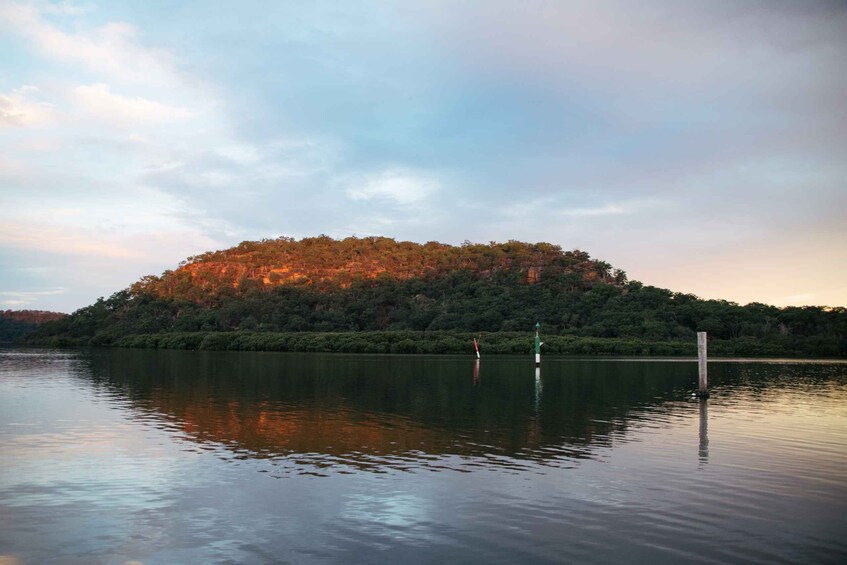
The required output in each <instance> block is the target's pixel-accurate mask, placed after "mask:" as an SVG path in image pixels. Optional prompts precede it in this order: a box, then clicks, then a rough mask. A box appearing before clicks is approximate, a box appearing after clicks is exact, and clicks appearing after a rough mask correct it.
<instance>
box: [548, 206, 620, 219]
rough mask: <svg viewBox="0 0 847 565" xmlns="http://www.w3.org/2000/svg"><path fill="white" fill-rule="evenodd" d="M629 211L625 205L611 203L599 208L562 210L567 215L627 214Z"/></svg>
mask: <svg viewBox="0 0 847 565" xmlns="http://www.w3.org/2000/svg"><path fill="white" fill-rule="evenodd" d="M628 212H629V211H628V210H626V209H625V208H624V207H623V206H618V205H616V204H609V205H607V206H601V207H597V208H568V209H565V210H563V211H562V214H564V215H565V216H577V217H583V216H613V215H616V214H627V213H628Z"/></svg>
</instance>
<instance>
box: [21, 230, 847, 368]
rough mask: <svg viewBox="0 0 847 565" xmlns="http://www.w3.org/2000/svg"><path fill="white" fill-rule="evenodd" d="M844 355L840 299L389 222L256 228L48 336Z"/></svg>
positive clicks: (127, 342) (278, 345) (194, 344)
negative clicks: (642, 277) (707, 291)
mask: <svg viewBox="0 0 847 565" xmlns="http://www.w3.org/2000/svg"><path fill="white" fill-rule="evenodd" d="M537 321H540V322H541V324H542V328H543V333H544V334H545V336H546V337H545V342H546V343H547V345H546V346H545V348H546V351H547V352H549V353H561V354H588V355H592V354H599V355H681V354H686V355H687V354H691V353H693V351H694V350H693V348H692V343H693V342H694V336H695V333H696V332H697V331H707V332H709V334H710V338H711V339H712V343H713V344H712V348H711V349H712V352H713V353H714V354H725V355H762V356H776V355H797V356H829V357H836V356H847V312H845V309H844V308H824V307H802V308H782V309H780V308H776V307H774V306H768V305H765V304H749V305H746V306H740V305H738V304H735V303H732V302H726V301H721V300H702V299H699V298H697V297H696V296H693V295H688V294H680V293H674V292H671V291H669V290H664V289H660V288H656V287H651V286H645V285H642V284H641V283H639V282H637V281H627V278H626V274H625V273H623V272H622V271H619V270H614V269H612V267H611V265H609V264H608V263H605V262H603V261H597V260H594V259H591V258H590V256H589V255H588V254H587V253H584V252H581V251H562V249H561V248H559V247H558V246H555V245H551V244H547V243H538V244H528V243H521V242H514V241H512V242H508V243H504V244H497V243H491V244H488V245H478V244H469V243H468V244H465V245H462V246H449V245H444V244H439V243H428V244H426V245H419V244H415V243H409V242H399V243H398V242H395V241H393V240H391V239H387V238H364V239H358V238H348V239H345V240H342V241H336V240H333V239H331V238H328V237H323V236H322V237H318V238H309V239H304V240H302V241H294V240H291V239H288V238H281V239H277V240H268V241H262V242H245V243H242V244H241V245H239V246H237V247H234V248H232V249H228V250H225V251H217V252H210V253H206V254H204V255H201V256H198V257H192V258H190V259H189V260H188V261H187V262H185V263H184V264H183V265H181V266H180V267H179V268H178V269H177V270H175V271H167V272H165V273H164V274H163V275H162V276H160V277H145V278H144V279H142V280H141V281H139V282H138V283H136V284H134V285H133V286H132V287H130V288H129V289H126V290H123V291H120V292H117V293H115V294H114V295H112V296H111V297H110V298H108V299H100V300H98V301H97V302H96V303H95V304H93V305H91V306H87V307H85V308H82V309H80V310H78V311H77V312H75V313H74V314H73V315H71V316H69V317H67V318H64V319H62V320H57V321H54V322H51V323H49V324H45V325H44V326H42V327H41V328H40V329H39V331H38V332H37V333H36V334H35V337H34V339H33V341H35V342H39V343H53V344H86V345H88V344H90V345H100V346H113V345H117V346H125V347H160V348H161V347H164V348H176V349H236V350H275V351H346V352H391V353H435V352H437V353H459V352H468V351H469V349H468V347H469V343H470V342H471V338H472V336H474V335H477V336H478V335H479V334H480V333H483V334H484V335H485V342H487V347H488V349H487V351H488V352H489V353H526V352H528V347H529V345H528V344H529V341H528V340H527V338H526V336H527V335H528V334H529V333H530V332H532V331H533V328H534V326H535V323H536V322H537Z"/></svg>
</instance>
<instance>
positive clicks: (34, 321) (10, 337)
mask: <svg viewBox="0 0 847 565" xmlns="http://www.w3.org/2000/svg"><path fill="white" fill-rule="evenodd" d="M65 316H67V314H63V313H61V312H50V311H47V310H0V343H12V342H15V341H20V340H21V339H23V338H25V337H27V336H28V335H30V334H32V333H33V332H34V331H35V330H36V329H37V328H38V326H40V325H41V324H43V323H45V322H51V321H54V320H60V319H62V318H64V317H65Z"/></svg>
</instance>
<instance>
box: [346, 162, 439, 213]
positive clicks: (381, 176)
mask: <svg viewBox="0 0 847 565" xmlns="http://www.w3.org/2000/svg"><path fill="white" fill-rule="evenodd" d="M345 184H347V186H348V188H347V189H346V191H345V192H346V194H347V197H348V198H350V199H351V200H366V201H367V200H377V201H379V200H383V201H391V202H394V203H396V204H400V205H411V204H417V203H419V202H421V201H423V200H425V199H426V198H428V197H429V196H431V195H432V194H434V193H435V192H438V191H439V190H440V189H441V184H440V183H439V182H438V181H437V180H436V179H434V178H432V177H430V176H427V175H425V174H421V173H418V172H415V171H410V170H407V169H388V170H385V171H382V172H380V173H376V174H372V175H365V176H357V177H354V178H351V179H349V180H347V181H346V183H345Z"/></svg>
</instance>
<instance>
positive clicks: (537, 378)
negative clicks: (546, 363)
mask: <svg viewBox="0 0 847 565" xmlns="http://www.w3.org/2000/svg"><path fill="white" fill-rule="evenodd" d="M542 388H543V387H542V383H541V367H536V368H535V412H536V413H538V407H539V406H540V405H541V389H542Z"/></svg>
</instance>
